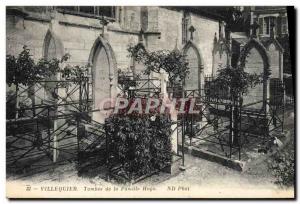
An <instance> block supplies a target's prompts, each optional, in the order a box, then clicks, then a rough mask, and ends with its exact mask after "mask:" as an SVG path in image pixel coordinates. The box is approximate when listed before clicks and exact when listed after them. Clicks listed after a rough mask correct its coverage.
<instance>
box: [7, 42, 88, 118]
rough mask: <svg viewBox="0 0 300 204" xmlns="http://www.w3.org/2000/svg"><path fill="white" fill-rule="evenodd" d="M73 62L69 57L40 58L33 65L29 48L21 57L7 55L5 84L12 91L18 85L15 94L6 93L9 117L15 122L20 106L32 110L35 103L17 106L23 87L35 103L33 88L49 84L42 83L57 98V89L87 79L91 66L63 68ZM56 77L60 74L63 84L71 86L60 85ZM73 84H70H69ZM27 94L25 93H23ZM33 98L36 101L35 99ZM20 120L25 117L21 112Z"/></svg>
mask: <svg viewBox="0 0 300 204" xmlns="http://www.w3.org/2000/svg"><path fill="white" fill-rule="evenodd" d="M69 58H70V55H69V54H66V55H64V56H63V57H62V58H61V59H60V60H59V59H56V58H53V59H50V60H48V59H44V58H41V59H39V60H37V62H35V61H34V59H33V57H32V55H31V54H30V49H28V48H27V47H26V46H24V47H23V50H22V52H21V53H20V54H19V55H18V56H13V55H7V56H6V83H7V85H8V86H9V87H11V86H12V85H13V84H14V85H16V90H15V91H14V92H11V93H7V97H8V98H7V104H6V106H7V108H8V109H9V110H8V111H7V117H8V118H14V116H15V113H16V110H15V107H16V106H17V105H18V106H19V107H20V108H22V107H30V105H33V104H34V103H32V104H30V103H28V101H26V103H25V101H24V100H23V101H19V102H18V104H16V103H17V100H16V97H17V96H16V92H18V90H19V85H23V86H25V87H26V88H27V94H28V96H29V97H30V98H33V100H34V94H35V92H34V85H35V84H36V83H38V82H41V81H47V82H45V83H41V85H43V86H44V89H45V90H46V91H47V93H48V94H50V95H51V96H52V97H53V98H57V93H56V90H57V89H56V88H57V87H59V86H60V87H67V86H70V85H72V83H76V81H78V79H79V78H81V77H83V76H85V73H86V71H87V70H88V67H89V66H85V67H81V66H70V65H69V64H67V65H66V66H64V63H66V62H67V61H68V60H69ZM57 74H61V76H62V81H64V79H65V80H68V81H69V82H62V81H57V79H56V76H57ZM70 82H71V83H70ZM24 94H25V93H24ZM32 96H33V97H32ZM19 117H22V112H20V111H19Z"/></svg>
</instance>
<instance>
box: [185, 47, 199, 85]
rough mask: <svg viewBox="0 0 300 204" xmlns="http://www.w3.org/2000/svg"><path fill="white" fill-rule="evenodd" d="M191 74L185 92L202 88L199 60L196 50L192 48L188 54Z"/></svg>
mask: <svg viewBox="0 0 300 204" xmlns="http://www.w3.org/2000/svg"><path fill="white" fill-rule="evenodd" d="M186 60H187V62H188V67H189V73H188V74H187V76H186V78H185V90H199V88H200V69H199V59H198V55H197V52H196V50H195V48H193V47H190V48H188V50H187V52H186Z"/></svg>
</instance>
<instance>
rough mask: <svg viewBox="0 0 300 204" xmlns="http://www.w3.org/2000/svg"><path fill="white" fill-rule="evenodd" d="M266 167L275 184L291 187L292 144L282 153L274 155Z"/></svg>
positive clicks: (292, 177)
mask: <svg viewBox="0 0 300 204" xmlns="http://www.w3.org/2000/svg"><path fill="white" fill-rule="evenodd" d="M268 166H269V169H270V170H271V172H272V173H273V175H274V176H275V178H276V181H275V183H276V184H278V185H280V186H282V187H291V186H293V185H294V181H295V151H294V145H293V142H291V143H290V144H289V145H288V146H287V147H286V148H284V149H283V150H282V151H280V152H277V153H276V154H274V155H273V156H272V157H271V160H270V161H269V163H268Z"/></svg>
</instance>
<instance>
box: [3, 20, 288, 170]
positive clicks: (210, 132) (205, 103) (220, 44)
mask: <svg viewBox="0 0 300 204" xmlns="http://www.w3.org/2000/svg"><path fill="white" fill-rule="evenodd" d="M196 22H197V21H194V23H195V27H197V26H196V24H197V23H196ZM101 26H102V29H101V31H102V33H101V34H100V36H99V33H97V38H96V40H95V41H94V42H93V43H92V46H91V47H92V48H91V50H90V52H89V57H88V62H89V63H90V64H91V68H90V69H89V70H88V71H87V73H86V75H85V77H84V78H82V79H80V81H79V83H78V84H77V85H75V84H73V82H72V81H69V82H67V83H71V84H72V85H71V88H69V89H68V90H67V89H62V88H60V87H59V83H60V81H59V80H55V79H53V80H50V82H43V81H40V82H37V83H36V84H35V87H34V89H35V93H36V100H35V106H33V107H31V108H28V109H27V110H24V109H22V108H19V110H18V111H19V112H21V111H27V114H28V116H27V118H26V119H24V118H23V119H22V118H18V117H16V118H14V119H12V120H8V121H7V129H8V130H9V131H8V134H9V135H7V149H8V153H7V168H8V169H10V170H11V169H15V170H16V173H20V172H21V173H25V174H26V173H27V174H28V173H29V174H33V173H36V172H39V171H44V170H47V169H48V168H49V166H50V167H55V166H57V165H60V164H61V163H62V164H65V163H66V162H69V161H71V162H76V165H77V167H78V169H77V170H78V171H79V172H80V174H81V173H83V172H85V171H87V169H91V168H92V167H99V166H101V167H103V168H104V169H105V168H106V166H107V165H109V164H107V162H108V159H107V152H108V151H109V149H107V135H106V133H105V130H104V127H103V123H104V122H105V118H107V117H108V115H107V112H106V111H105V110H99V104H98V103H99V102H101V101H102V100H103V99H106V98H114V97H116V96H117V95H118V94H120V93H125V92H126V91H128V90H122V87H120V86H119V84H118V74H117V68H118V63H120V62H117V57H116V53H115V51H114V49H113V48H112V47H113V45H112V43H111V42H110V41H111V36H110V37H109V35H107V33H106V32H107V30H106V29H107V28H108V27H106V25H105V23H103V24H102V25H101ZM191 26H192V24H190V27H191ZM60 29H61V28H60V27H59V23H58V22H57V21H56V20H55V19H54V20H51V26H50V29H49V31H48V32H47V36H46V38H45V42H44V47H45V50H46V52H45V57H48V58H53V57H61V56H62V55H63V53H64V48H63V45H62V44H63V43H62V41H61V40H60V38H59V37H57V34H55V33H54V31H55V32H57V31H58V30H60ZM197 29H198V27H197ZM197 29H196V30H195V29H191V30H190V32H188V35H187V38H188V40H187V41H186V42H185V43H184V44H183V46H182V47H181V49H180V51H181V52H182V53H184V55H185V57H186V60H187V61H188V63H189V65H188V66H189V69H190V73H189V74H188V75H187V77H186V79H185V81H184V83H183V84H182V87H181V89H180V93H179V94H178V93H177V95H181V96H185V97H193V98H196V99H197V105H198V106H199V107H201V112H200V114H199V115H184V116H183V117H176V118H175V119H174V118H173V119H172V120H173V121H172V122H173V123H172V125H173V126H172V134H171V137H172V138H171V140H172V150H173V151H174V158H175V159H174V161H176V162H177V164H178V163H179V164H180V165H181V168H183V167H184V166H185V163H184V154H185V153H186V152H190V153H191V154H192V155H195V156H197V155H198V156H199V154H201V155H202V156H201V155H200V156H201V157H204V158H206V159H209V158H212V157H214V158H223V157H225V158H227V159H237V160H243V156H245V154H244V152H243V150H244V149H245V147H246V146H247V145H248V146H250V145H249V144H250V143H251V145H252V146H253V147H254V148H257V145H260V144H262V143H266V142H267V141H268V140H269V139H270V137H271V136H273V133H272V132H276V131H279V132H282V123H283V120H284V118H282V112H283V110H284V109H283V100H284V99H283V96H284V94H283V93H282V91H280V90H281V89H280V87H281V81H282V77H283V68H282V61H283V60H282V54H283V50H282V48H281V47H280V45H279V44H278V42H277V41H276V40H275V39H274V38H271V39H270V40H269V41H267V42H261V41H260V40H259V39H258V38H257V37H256V35H252V36H251V37H249V39H247V42H246V44H245V45H244V46H241V47H240V51H241V53H242V54H241V57H240V59H239V63H240V64H241V65H242V67H244V70H245V71H246V72H248V73H256V74H261V73H263V74H264V75H266V73H267V70H270V72H271V75H270V77H269V79H267V78H264V80H263V83H262V84H259V85H257V86H255V87H253V88H251V89H250V90H249V93H248V94H246V95H244V96H242V98H243V104H242V105H240V106H239V107H238V109H237V110H236V111H238V112H239V113H238V114H237V115H238V120H239V122H238V126H234V124H233V121H232V120H233V119H232V118H233V111H234V106H233V105H232V101H230V99H228V98H226V97H225V96H226V94H227V93H219V92H218V94H212V92H214V91H211V90H212V89H213V88H212V86H213V80H214V78H215V77H216V75H217V70H218V69H220V68H221V67H224V66H227V65H230V63H231V60H230V58H231V42H230V40H226V39H225V38H224V37H223V36H222V34H219V39H217V37H216V33H215V35H213V36H214V40H213V41H212V42H211V44H213V46H212V49H211V50H209V51H211V52H209V55H210V59H211V60H209V61H210V62H209V63H208V62H207V61H206V58H205V56H207V51H204V50H203V45H202V44H200V43H199V41H198V38H199V35H198V34H197V32H198V30H197ZM253 32H256V31H253ZM135 35H136V36H138V37H139V39H140V41H139V42H140V43H144V44H145V46H146V47H147V44H146V42H145V41H144V40H143V39H145V34H144V33H143V32H137V33H136V34H135ZM153 35H154V36H155V35H157V33H155V32H154V34H153V33H152V34H148V35H147V37H148V39H150V38H153ZM116 38H117V37H116ZM131 40H132V41H134V43H137V41H138V40H137V39H131ZM119 43H120V42H119ZM114 44H116V43H114ZM199 45H201V48H200V46H199ZM122 46H125V45H122ZM151 46H154V45H151ZM151 46H150V45H149V46H148V47H147V49H150V48H151ZM169 49H170V48H169ZM131 60H132V59H131ZM134 67H135V69H134V70H135V72H136V73H140V72H141V71H142V70H143V69H144V67H143V65H142V64H135V66H134ZM137 82H138V83H137V84H136V85H133V87H131V90H130V93H127V95H128V97H145V96H146V97H159V96H161V95H162V94H163V95H164V96H167V95H168V97H169V96H170V95H171V93H170V92H169V93H164V92H162V91H161V90H174V89H170V88H172V87H167V82H166V80H165V82H164V81H163V80H161V79H160V78H159V74H154V73H152V74H151V75H150V76H144V77H142V79H139V80H137ZM41 83H46V84H47V83H48V84H49V83H53V84H55V85H54V88H56V89H57V92H58V95H59V96H60V97H59V99H58V101H55V100H53V99H51V97H47V100H48V101H47V100H45V101H40V100H39V99H38V96H40V95H42V94H44V95H47V91H46V90H43V88H39V86H38V84H41ZM53 84H52V85H53ZM28 89H29V87H24V90H23V91H22V93H19V94H18V96H17V97H19V100H25V98H27V99H28V98H30V97H28V96H26V94H25V93H26V92H27V91H28ZM209 91H210V92H209ZM215 91H216V90H215ZM172 94H173V95H174V93H172ZM223 96H224V97H223ZM27 99H26V100H27ZM17 100H18V99H17ZM18 111H17V112H18ZM31 112H32V113H31ZM34 112H35V113H34ZM274 121H276V122H274ZM257 124H262V126H261V129H262V130H263V131H262V132H260V131H258V132H255V131H253V127H256V126H257ZM26 125H28V126H34V127H35V128H33V129H31V130H28V129H27V130H24V131H27V133H26V136H25V137H22V136H21V134H24V132H16V131H14V129H15V128H19V127H22V128H24V127H25V126H26ZM24 129H26V128H24ZM237 135H238V137H239V138H238V139H236V138H235V137H236V136H237ZM199 149H200V151H198V150H199ZM202 150H203V151H202ZM203 152H204V153H203ZM211 153H213V154H214V156H211ZM218 156H219V157H218ZM214 158H213V159H212V160H214ZM216 160H218V159H216ZM222 161H223V160H222ZM222 161H221V162H222ZM230 161H231V160H228V163H230ZM176 162H174V163H176ZM170 168H171V167H170ZM168 171H169V172H170V171H173V170H172V168H171V170H168Z"/></svg>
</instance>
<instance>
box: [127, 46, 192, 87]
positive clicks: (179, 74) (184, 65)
mask: <svg viewBox="0 0 300 204" xmlns="http://www.w3.org/2000/svg"><path fill="white" fill-rule="evenodd" d="M128 52H129V57H132V58H134V59H135V60H136V61H137V62H141V63H143V64H144V65H145V67H146V69H145V71H144V73H145V74H150V72H156V73H160V71H161V70H164V71H166V72H167V73H168V74H169V81H170V84H171V85H172V84H174V83H175V82H178V81H182V80H184V79H185V77H186V75H187V74H188V73H189V67H188V62H187V61H186V60H185V57H184V55H183V53H181V52H180V51H178V50H172V51H169V50H158V51H153V52H149V51H147V50H146V49H145V47H144V45H143V44H141V43H139V44H137V45H135V46H129V47H128Z"/></svg>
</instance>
